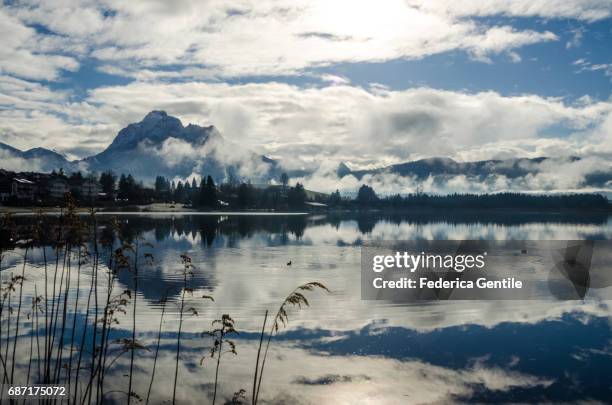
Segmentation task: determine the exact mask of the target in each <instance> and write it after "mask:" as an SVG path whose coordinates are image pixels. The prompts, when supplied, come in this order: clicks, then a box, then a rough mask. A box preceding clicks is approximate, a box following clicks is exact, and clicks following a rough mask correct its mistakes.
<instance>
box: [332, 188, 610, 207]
mask: <svg viewBox="0 0 612 405" xmlns="http://www.w3.org/2000/svg"><path fill="white" fill-rule="evenodd" d="M329 204H330V205H331V206H334V207H345V208H356V209H368V208H373V209H414V208H419V209H420V208H431V209H497V208H500V209H523V210H530V209H531V210H549V209H598V210H609V209H610V203H609V201H608V199H607V198H606V197H604V196H603V195H600V194H587V193H573V194H549V195H543V194H524V193H496V194H447V195H432V194H425V193H414V194H408V195H404V196H402V195H400V194H396V195H393V196H384V197H379V196H378V195H377V194H376V192H375V191H374V189H373V188H372V187H370V186H368V185H362V186H361V187H360V188H359V191H358V192H357V196H356V198H355V199H354V200H353V199H350V198H348V199H342V198H341V197H340V193H339V192H338V191H336V192H335V193H332V194H331V195H330V198H329Z"/></svg>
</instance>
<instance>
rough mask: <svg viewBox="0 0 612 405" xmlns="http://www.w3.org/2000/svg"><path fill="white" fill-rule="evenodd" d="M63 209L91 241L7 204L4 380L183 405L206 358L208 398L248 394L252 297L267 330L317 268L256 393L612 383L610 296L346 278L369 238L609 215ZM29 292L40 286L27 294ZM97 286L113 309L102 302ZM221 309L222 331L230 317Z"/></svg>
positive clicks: (598, 396) (519, 235) (586, 224)
mask: <svg viewBox="0 0 612 405" xmlns="http://www.w3.org/2000/svg"><path fill="white" fill-rule="evenodd" d="M76 220H78V221H79V226H80V228H81V229H84V230H85V232H92V229H94V228H95V229H96V235H98V237H97V239H96V240H99V242H97V243H93V238H91V234H90V237H89V238H85V239H83V240H81V239H79V237H77V236H74V235H72V234H71V232H74V233H75V234H76V233H77V232H76V231H75V230H74V229H68V230H67V231H66V240H70V243H69V244H68V245H66V244H61V245H60V246H59V248H58V246H57V241H56V239H57V238H56V236H55V235H56V234H57V229H58V228H57V227H58V225H57V224H58V223H59V221H60V219H58V218H55V217H47V218H43V219H37V218H34V217H27V216H24V217H14V218H13V219H12V223H11V225H10V227H11V229H12V230H11V232H13V234H11V236H9V225H5V226H4V227H3V234H4V236H3V237H2V242H1V243H2V244H1V245H0V246H1V247H2V251H3V252H2V262H1V275H2V280H3V288H4V290H3V291H4V292H6V291H8V290H7V286H8V285H9V284H8V283H9V282H10V280H11V277H12V276H16V275H20V274H22V272H23V274H24V276H25V280H24V281H23V283H19V282H18V283H16V284H15V288H14V291H12V292H11V294H10V302H9V299H8V296H7V295H5V298H4V300H3V302H4V304H3V312H2V330H0V336H1V338H2V340H1V342H0V343H1V344H0V354H1V355H2V357H3V359H4V364H5V365H6V366H5V367H6V369H5V372H3V374H4V375H6V376H7V377H6V379H5V382H8V381H9V380H10V378H11V377H12V381H13V382H14V383H15V384H22V385H26V383H27V382H29V383H30V384H32V383H37V382H43V380H45V378H46V379H47V381H54V382H56V383H61V384H64V385H67V384H68V381H70V387H69V390H68V391H69V392H70V397H71V403H72V400H73V399H76V400H77V402H79V403H83V402H86V403H89V402H91V403H93V402H96V400H97V401H100V400H103V401H104V402H106V403H113V402H114V403H125V402H126V400H127V398H128V394H127V393H128V390H129V387H130V384H131V391H132V392H133V395H132V396H131V400H132V401H133V402H134V403H137V402H138V401H139V400H141V401H142V403H145V402H146V401H147V399H148V402H149V403H171V402H172V398H173V396H174V397H175V401H176V403H194V404H195V403H209V402H212V400H213V396H214V391H215V375H216V374H217V370H218V374H217V384H216V386H217V388H216V389H217V393H216V398H215V399H216V403H226V402H228V403H231V402H232V398H234V400H235V402H238V403H240V401H243V402H244V403H250V402H251V397H252V392H253V382H254V373H255V365H256V364H257V357H258V348H259V345H260V337H261V330H262V324H263V322H264V315H265V314H266V311H269V314H268V319H267V322H266V331H267V332H266V333H268V331H269V330H270V327H271V325H272V319H273V318H274V316H275V315H276V313H277V311H278V309H279V306H280V305H281V303H282V302H283V300H284V299H285V297H287V296H288V295H289V294H290V293H291V292H292V291H293V290H294V289H295V288H296V287H298V286H300V285H303V284H305V283H308V282H315V281H316V282H320V283H322V284H323V285H324V286H326V287H327V288H328V289H329V292H327V291H325V290H324V289H322V288H318V287H316V286H315V287H314V288H313V289H312V291H310V290H300V292H301V293H303V295H304V296H305V297H306V298H307V300H308V303H309V306H305V305H302V308H301V309H299V308H298V307H287V308H288V309H287V316H288V321H287V322H286V324H283V323H282V322H279V329H278V331H276V332H275V333H274V335H273V336H272V338H271V340H270V345H269V351H268V353H267V356H266V362H265V368H264V374H263V377H262V379H261V384H260V385H259V396H258V402H259V403H287V404H343V403H345V404H355V403H373V404H374V403H375V404H385V403H389V404H396V403H448V402H487V403H490V402H537V403H543V402H560V401H568V402H575V401H578V400H590V401H593V402H595V403H597V402H607V401H609V400H610V398H612V388H611V386H612V384H610V375H612V332H611V323H610V322H611V319H612V317H611V315H612V309H611V307H610V304H611V303H612V302H611V301H597V300H587V301H584V302H581V301H550V300H549V301H440V302H416V303H396V302H386V301H362V300H361V292H360V291H361V290H360V288H361V287H360V246H361V245H362V243H363V242H365V241H372V240H381V241H382V240H414V239H432V240H433V239H440V240H444V239H495V240H503V239H517V240H556V239H612V218H609V217H607V216H606V215H604V214H592V215H591V214H554V213H551V214H542V213H482V212H471V213H470V212H466V213H457V212H454V213H453V212H451V213H436V212H415V213H412V214H373V213H368V214H334V215H227V214H222V213H221V214H208V215H192V214H178V213H172V214H163V213H156V214H155V215H147V214H131V215H117V216H115V215H102V214H100V215H98V216H97V218H96V219H95V224H94V222H93V219H92V218H90V217H88V216H83V217H80V218H78V219H75V221H76ZM36 223H39V224H40V225H39V228H41V229H39V228H37V227H36V226H35V224H36ZM40 235H45V236H44V237H41V236H40ZM31 238H33V239H35V240H36V239H37V238H38V239H40V240H42V242H40V243H36V244H31V243H30V242H29V240H30V239H31ZM62 238H63V237H62ZM62 240H63V239H62ZM81 242H82V243H81ZM65 246H69V250H70V254H65ZM121 247H123V250H122V252H119V253H118V252H117V250H118V249H119V250H120V249H121ZM96 252H97V253H96ZM24 255H25V257H26V263H25V266H24ZM181 256H182V257H181ZM121 260H124V261H125V263H123V265H121V264H122V262H121ZM45 263H46V266H45ZM289 263H290V264H289ZM45 269H46V277H45ZM109 269H111V270H109ZM45 280H46V281H45ZM109 280H110V283H111V285H112V291H111V294H110V295H108V291H109V290H108V287H109ZM45 287H46V288H45ZM53 291H55V294H53ZM125 291H130V292H129V293H125ZM134 291H136V293H134ZM44 294H46V295H47V299H44ZM20 295H21V300H19V296H20ZM35 296H39V297H41V296H43V298H42V299H40V300H39V301H38V302H36V301H35V303H34V304H35V305H34V307H33V304H32V302H33V301H32V297H35ZM51 296H53V297H55V299H51ZM203 296H210V297H212V298H213V299H214V301H212V300H211V299H208V298H205V297H204V298H203ZM121 300H123V301H121ZM107 301H113V302H114V304H113V305H110V306H107V308H112V309H114V311H113V315H112V316H108V315H107V316H106V318H103V317H104V307H105V303H106V302H107ZM19 302H21V307H19ZM134 303H135V304H136V310H135V312H134ZM9 307H10V308H12V311H9V309H8V308H9ZM181 308H182V311H181ZM162 313H163V318H162ZM181 314H182V316H181ZM224 314H227V315H229V316H230V317H231V319H232V320H233V328H234V329H235V330H236V332H237V333H232V332H230V333H228V334H227V335H226V336H225V337H224V339H226V340H223V345H222V346H221V347H222V356H221V360H220V362H217V360H218V352H214V353H213V356H211V348H214V347H215V344H214V341H215V338H214V337H213V336H210V335H209V334H207V332H209V331H211V330H213V329H214V328H218V327H219V325H220V324H219V323H215V324H213V320H216V319H222V316H223V315H224ZM18 316H19V321H18V322H17V317H18ZM94 319H97V322H95V323H94ZM283 320H284V319H283ZM160 321H161V322H160ZM106 324H109V325H108V326H104V325H106ZM47 325H49V326H47ZM93 325H95V327H94V326H93ZM160 325H161V328H160ZM221 325H226V326H227V327H228V328H226V331H228V330H230V328H229V326H231V325H232V323H231V322H229V321H227V319H226V323H225V324H221ZM17 326H19V327H17ZM134 327H135V334H134V337H135V339H133V333H134V332H133V330H134ZM94 329H95V330H94ZM179 329H180V342H178V348H179V356H178V362H177V340H178V337H179ZM49 330H51V332H50V333H47V332H48V331H49ZM267 338H268V336H267V335H266V336H265V338H264V341H263V349H262V351H261V352H260V362H261V357H262V356H263V355H264V350H265V346H266V341H267ZM103 340H105V341H106V342H107V343H106V345H103V344H102V341H103ZM228 341H231V342H232V343H229V342H228ZM94 342H95V343H94ZM232 345H235V350H233V346H232ZM94 346H95V347H96V348H95V349H94ZM102 350H105V353H104V354H103V355H101V354H100V353H101V351H102ZM13 351H14V352H13ZM132 353H134V359H133V361H131V355H132ZM101 358H104V363H103V364H104V366H103V368H104V373H102V372H101V371H100V370H99V369H98V368H99V367H101V366H100V364H101V363H100V360H98V359H101ZM13 359H14V361H13ZM41 359H42V360H41ZM60 359H61V360H60ZM217 365H218V368H217ZM153 370H155V373H154V375H153ZM152 375H153V377H154V378H153V379H152V378H151V377H152ZM45 376H46V377H45ZM175 380H176V384H175ZM77 381H78V386H77V385H76V384H77ZM175 385H176V389H175ZM241 389H243V390H244V392H243V393H242V394H241V391H240V390H241ZM5 399H6V398H5Z"/></svg>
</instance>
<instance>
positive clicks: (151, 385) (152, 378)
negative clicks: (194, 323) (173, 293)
mask: <svg viewBox="0 0 612 405" xmlns="http://www.w3.org/2000/svg"><path fill="white" fill-rule="evenodd" d="M166 302H167V299H165V298H164V299H163V304H162V311H161V316H160V318H159V330H158V331H157V345H156V346H155V357H154V358H153V369H152V370H151V381H150V382H149V389H148V390H147V400H146V402H145V404H146V405H148V404H149V397H150V396H151V388H153V380H154V379H155V368H156V366H157V356H158V355H159V345H160V343H161V333H162V326H163V323H164V313H165V311H166Z"/></svg>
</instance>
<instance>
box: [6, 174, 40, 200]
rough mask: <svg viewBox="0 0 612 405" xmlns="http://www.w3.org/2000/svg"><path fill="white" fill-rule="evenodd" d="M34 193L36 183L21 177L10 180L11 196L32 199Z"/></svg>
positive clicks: (19, 198)
mask: <svg viewBox="0 0 612 405" xmlns="http://www.w3.org/2000/svg"><path fill="white" fill-rule="evenodd" d="M35 195H36V183H34V182H33V181H30V180H28V179H24V178H21V177H15V178H14V179H13V181H12V182H11V197H14V198H16V199H18V200H33V199H34V196H35Z"/></svg>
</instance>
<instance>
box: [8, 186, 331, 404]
mask: <svg viewBox="0 0 612 405" xmlns="http://www.w3.org/2000/svg"><path fill="white" fill-rule="evenodd" d="M0 226H1V230H2V232H1V233H0V272H2V273H0V274H2V284H1V285H0V385H1V387H0V388H1V389H0V403H11V404H14V403H17V400H14V399H11V400H9V399H7V398H5V397H4V392H5V389H6V386H7V385H10V384H15V385H23V384H24V383H25V384H29V385H32V384H49V385H64V386H66V387H67V388H68V392H69V394H70V397H68V398H65V399H63V400H62V401H61V402H62V403H68V404H81V405H83V404H92V403H95V404H98V403H104V402H107V401H109V400H111V398H112V399H114V400H117V398H122V400H123V401H125V402H127V403H128V404H130V403H131V402H146V403H147V404H148V403H149V402H150V400H151V391H152V387H153V384H154V381H155V378H156V371H157V370H156V368H157V366H158V357H159V352H160V346H161V338H162V330H163V325H164V314H165V312H166V307H167V305H168V304H169V303H172V304H175V305H176V306H177V310H178V316H179V322H178V327H177V330H176V332H177V333H176V345H175V353H174V375H173V377H174V378H173V384H172V391H173V392H172V396H171V400H172V403H177V387H180V383H179V369H180V364H181V361H182V357H181V343H182V342H181V340H182V338H183V336H182V335H183V323H184V320H185V317H187V316H198V312H197V310H196V308H195V305H194V304H192V301H193V300H195V299H198V300H200V299H203V300H210V301H214V300H213V298H212V297H211V296H209V295H199V294H196V292H195V291H194V290H193V289H191V288H190V287H189V280H190V279H191V278H192V277H193V276H194V272H193V270H194V266H193V264H192V260H191V257H189V256H188V255H187V254H183V255H181V256H180V272H181V278H182V286H181V288H180V291H166V296H165V298H164V299H163V300H162V302H161V303H162V308H161V315H160V320H159V328H158V332H157V338H156V341H155V343H153V344H152V347H151V348H149V347H147V345H146V344H145V343H144V342H142V341H140V340H139V339H138V337H139V330H138V329H137V316H138V313H137V311H138V306H137V303H138V288H139V279H140V276H141V274H142V271H143V266H151V265H153V262H154V258H153V253H152V248H153V246H152V245H150V244H149V243H147V242H146V241H145V240H144V239H142V238H140V237H139V236H129V234H128V233H127V232H125V230H124V229H123V227H122V225H121V224H120V222H119V221H118V220H117V219H116V218H115V219H112V220H111V221H110V223H109V224H107V225H105V226H102V227H101V226H99V224H98V218H97V216H96V212H95V210H94V209H90V210H89V214H88V215H80V214H79V213H78V212H77V208H76V206H75V204H74V200H73V199H71V198H68V200H67V203H66V206H65V207H64V208H63V209H62V211H61V214H60V215H59V217H45V216H43V215H42V214H41V213H39V214H38V215H36V216H34V219H33V221H32V223H31V224H28V225H26V226H23V225H22V226H21V227H19V226H17V225H16V224H15V222H14V220H13V218H12V217H11V216H10V215H8V214H7V215H6V216H4V218H2V220H1V221H0ZM36 257H38V259H37V258H36ZM7 258H11V259H15V260H18V261H19V265H18V266H17V267H15V269H16V271H15V274H12V273H11V274H8V275H7V274H6V273H4V271H5V268H4V267H5V266H6V259H7ZM123 273H125V274H126V275H127V277H128V279H130V280H131V282H132V283H131V285H130V286H129V288H127V289H122V288H120V284H119V282H118V277H119V276H120V275H121V274H123ZM88 278H89V279H88ZM123 280H125V278H123ZM41 283H42V286H41V285H40V284H41ZM28 286H33V288H32V290H33V292H34V294H33V296H31V297H28V293H27V291H28V290H27V288H28ZM315 289H323V290H326V291H327V288H326V287H325V286H324V285H323V284H321V283H317V282H313V283H307V284H304V285H301V286H299V287H298V288H297V289H296V290H294V291H293V292H291V294H289V296H287V298H285V300H284V301H283V302H282V303H281V305H280V307H279V309H278V311H277V313H276V315H275V317H274V319H273V322H272V324H271V326H270V328H269V330H268V331H267V333H266V329H267V320H268V312H267V311H266V314H265V317H264V322H263V326H262V330H261V336H260V339H259V347H258V351H257V359H256V364H255V374H254V379H253V387H252V398H251V403H253V404H256V403H257V402H258V400H259V395H260V391H261V388H262V382H263V373H264V367H265V365H266V359H267V355H268V349H269V347H270V345H271V340H272V337H273V336H274V335H275V334H277V333H278V331H279V329H280V328H282V327H284V326H285V325H286V324H287V322H288V315H287V311H288V309H289V308H290V307H298V308H302V307H304V306H308V305H309V302H308V300H307V299H306V296H305V295H304V293H305V292H307V291H312V290H315ZM170 294H174V295H175V296H177V298H176V299H175V300H170V299H169V298H168V297H169V296H170ZM29 295H31V292H30V293H29ZM130 306H131V307H130ZM141 306H142V305H141ZM130 309H131V311H130ZM128 311H129V313H128ZM121 322H127V324H126V325H122V324H121ZM212 325H213V328H212V330H210V331H207V332H205V334H206V335H209V336H211V337H212V340H213V347H212V348H210V350H209V355H210V357H211V358H212V359H213V360H214V362H213V364H212V365H211V366H212V367H214V383H213V384H211V386H212V393H211V394H212V403H213V404H214V403H215V402H216V401H217V400H220V399H219V398H218V397H219V393H218V387H219V386H220V383H221V378H220V369H221V366H222V356H223V355H225V354H228V353H229V354H232V355H237V354H238V352H237V350H236V342H235V341H234V340H231V339H230V337H231V336H232V335H237V334H238V332H237V330H236V329H235V325H234V320H233V319H232V318H231V316H230V315H229V314H224V315H222V316H221V317H220V319H217V320H215V321H213V323H212ZM120 330H123V331H124V332H125V331H127V332H128V334H125V335H124V336H126V337H123V338H117V335H118V332H119V331H120ZM137 351H141V352H151V354H152V356H153V362H152V367H151V370H146V369H142V368H138V367H136V366H135V363H136V356H137V353H136V352H137ZM23 353H25V355H24V354H23ZM127 356H129V359H126V360H124V362H123V364H121V361H120V360H121V359H123V358H124V357H127ZM126 363H127V366H126V365H125V364H126ZM204 366H205V367H206V364H204ZM124 370H126V374H125V376H126V377H127V378H125V379H121V380H119V381H123V382H124V383H125V385H124V386H123V387H120V386H116V384H115V386H109V385H110V384H108V383H107V378H108V376H109V375H111V374H113V375H116V374H117V373H121V372H123V371H124ZM20 372H23V374H25V375H21V374H20ZM137 378H138V379H139V380H143V379H144V380H145V381H147V382H148V384H147V385H146V386H147V388H145V390H146V392H140V393H139V392H136V391H137V389H135V387H136V386H137V385H136V384H135V383H134V381H135V380H136V379H137ZM114 381H117V380H114ZM143 397H145V399H143ZM163 400H170V398H156V399H155V401H154V402H155V403H158V402H161V401H163ZM223 401H231V402H232V403H243V402H246V401H247V398H246V391H245V390H244V389H239V390H238V391H236V392H235V393H234V396H233V397H232V398H225V399H223ZM41 402H42V403H43V404H52V403H53V404H55V403H57V402H58V400H56V399H49V400H43V401H41Z"/></svg>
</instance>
